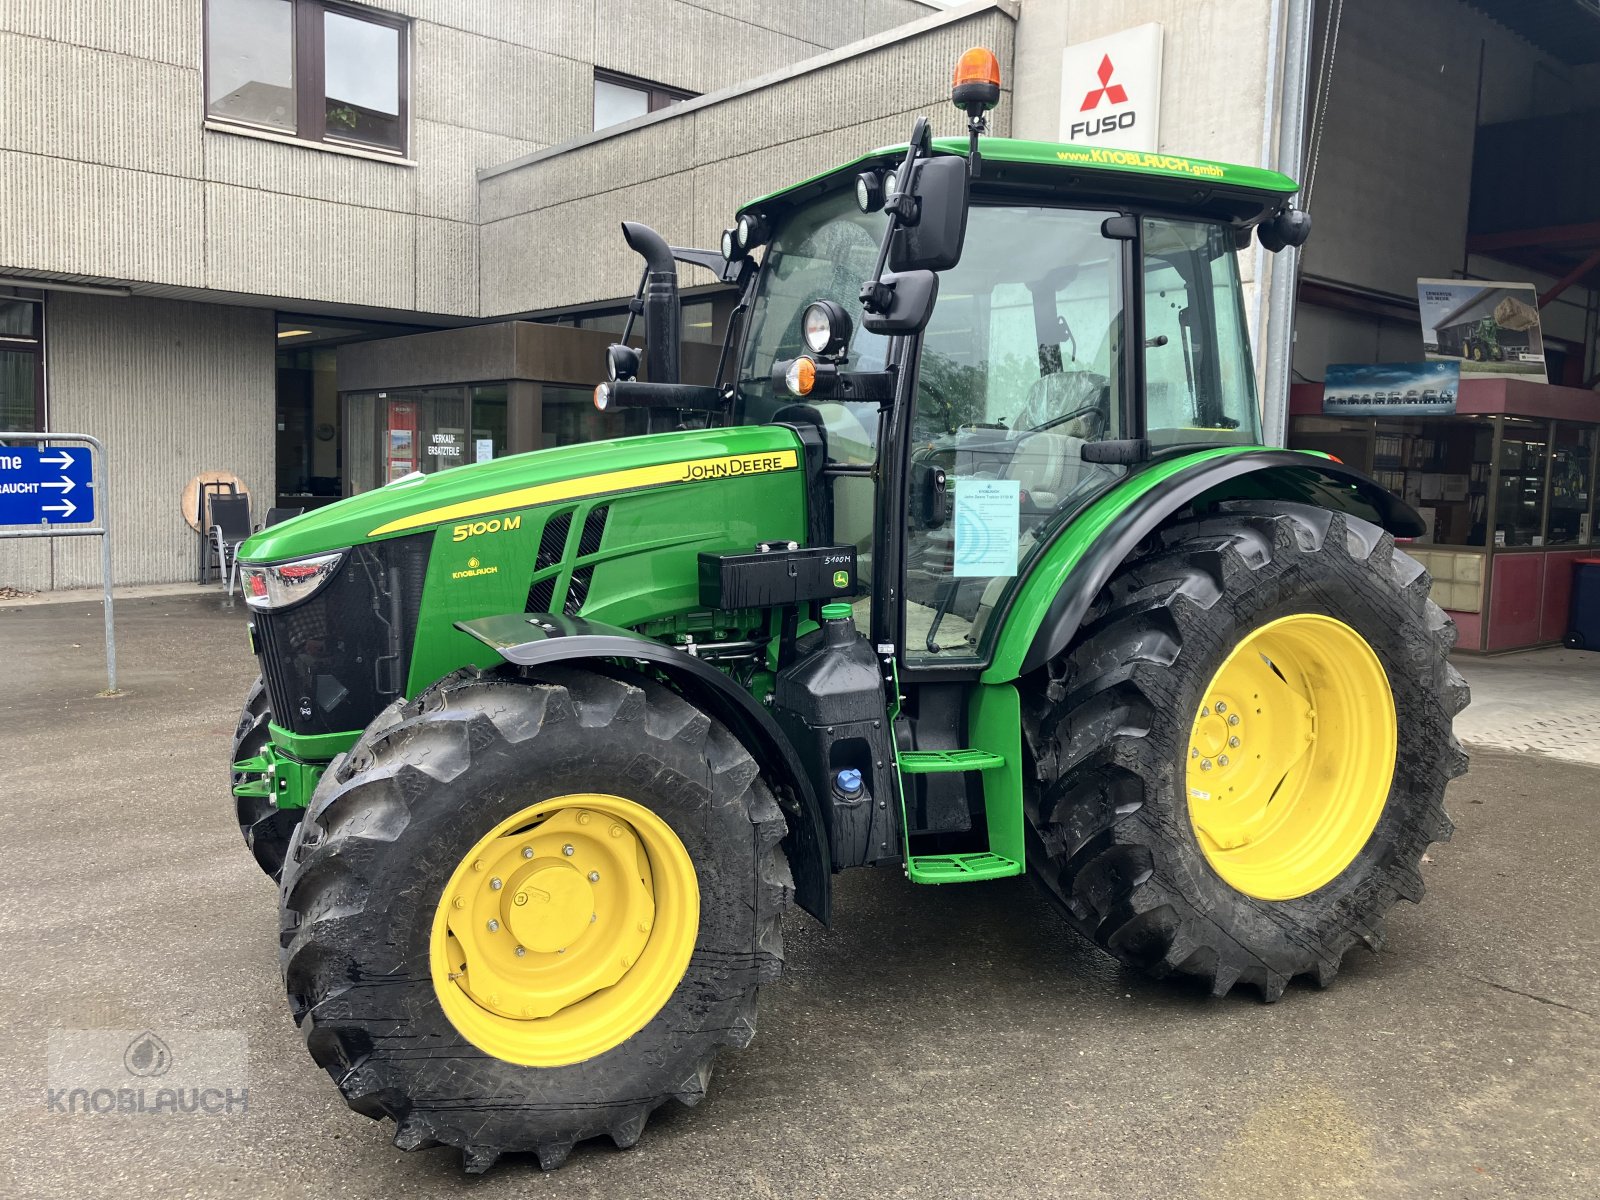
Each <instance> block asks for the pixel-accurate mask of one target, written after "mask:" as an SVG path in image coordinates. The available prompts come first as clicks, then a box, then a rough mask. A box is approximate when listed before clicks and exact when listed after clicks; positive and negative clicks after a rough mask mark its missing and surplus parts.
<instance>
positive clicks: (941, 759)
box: [898, 750, 1022, 883]
mask: <svg viewBox="0 0 1600 1200" xmlns="http://www.w3.org/2000/svg"><path fill="white" fill-rule="evenodd" d="M898 758H899V762H900V773H901V774H902V775H942V774H948V773H955V772H960V771H993V770H995V769H996V768H999V767H1003V766H1005V765H1006V757H1005V755H1003V754H995V753H993V752H992V751H989V750H902V751H901V752H900V754H899V755H898ZM1020 874H1022V862H1021V860H1020V858H1011V857H1008V856H1007V855H1004V854H996V853H994V852H993V851H992V850H979V851H975V852H973V853H970V854H911V853H907V855H906V875H907V877H908V878H910V880H911V881H912V882H913V883H981V882H982V881H983V880H985V879H1004V878H1006V877H1007V876H1008V875H1020Z"/></svg>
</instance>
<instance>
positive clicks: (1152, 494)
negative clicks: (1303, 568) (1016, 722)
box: [982, 447, 1427, 683]
mask: <svg viewBox="0 0 1600 1200" xmlns="http://www.w3.org/2000/svg"><path fill="white" fill-rule="evenodd" d="M1240 499H1275V500H1293V501H1296V502H1298V503H1301V504H1311V505H1315V506H1316V507H1318V508H1328V509H1334V510H1336V511H1338V512H1343V513H1347V514H1349V515H1351V516H1355V517H1360V518H1361V519H1362V520H1364V521H1370V522H1372V523H1373V524H1374V525H1379V526H1382V527H1383V528H1384V529H1387V530H1388V531H1389V532H1390V533H1392V534H1394V535H1395V536H1396V537H1417V536H1419V535H1420V534H1422V533H1424V532H1425V531H1426V529H1427V526H1426V525H1425V524H1424V523H1423V520H1422V518H1421V517H1420V516H1418V515H1417V512H1416V510H1415V509H1413V508H1412V507H1411V506H1410V505H1409V504H1407V503H1405V501H1403V500H1401V499H1400V498H1399V497H1397V496H1395V495H1393V494H1392V493H1390V492H1388V491H1386V490H1385V489H1384V488H1383V487H1382V485H1380V484H1378V483H1377V482H1375V481H1374V480H1372V479H1371V478H1369V477H1368V476H1366V475H1364V474H1362V473H1361V472H1360V471H1357V470H1355V469H1353V468H1351V467H1347V466H1345V465H1344V464H1343V463H1340V462H1337V461H1335V460H1333V459H1330V458H1326V457H1324V456H1322V455H1318V454H1313V453H1310V452H1307V451H1300V450H1269V449H1263V448H1260V447H1231V448H1227V449H1217V450H1206V451H1201V452H1199V453H1195V454H1187V455H1183V456H1181V457H1178V458H1171V459H1166V460H1164V461H1162V462H1159V463H1156V464H1153V465H1152V466H1150V467H1147V468H1146V469H1145V470H1143V471H1140V472H1139V473H1138V474H1136V475H1133V476H1131V477H1130V478H1128V479H1126V480H1124V481H1123V482H1122V483H1121V484H1120V485H1118V486H1117V487H1116V488H1114V489H1112V490H1111V491H1110V492H1109V493H1107V494H1106V495H1105V496H1102V497H1101V498H1100V499H1099V500H1097V501H1095V502H1094V503H1093V504H1091V505H1090V506H1089V507H1088V508H1087V509H1085V510H1084V511H1083V512H1081V513H1079V514H1078V515H1077V516H1076V517H1074V518H1073V519H1072V520H1071V521H1069V522H1068V523H1067V524H1066V525H1065V526H1064V527H1063V528H1062V529H1061V530H1059V531H1058V532H1057V534H1056V535H1055V537H1054V538H1053V539H1052V540H1051V541H1050V542H1048V543H1047V544H1046V545H1045V547H1044V548H1043V550H1042V552H1041V553H1040V555H1039V557H1038V558H1037V559H1036V560H1035V563H1034V565H1033V567H1032V568H1031V569H1030V571H1029V573H1028V576H1027V578H1025V579H1023V580H1022V581H1021V583H1020V584H1019V586H1018V588H1017V590H1016V592H1015V593H1014V599H1013V600H1012V602H1011V604H1010V605H1009V606H1008V607H1007V609H1006V610H1005V612H1004V614H1003V615H1002V617H1001V622H1002V624H1001V631H1000V637H999V641H998V643H997V645H996V647H995V655H994V658H993V660H992V661H991V663H990V665H989V667H988V668H987V669H986V670H985V671H984V673H983V676H982V679H983V682H984V683H1008V682H1010V681H1011V680H1013V679H1016V678H1018V677H1020V676H1022V675H1026V674H1028V673H1030V672H1032V671H1036V670H1038V669H1039V668H1040V667H1042V666H1044V664H1045V663H1047V662H1049V661H1050V659H1052V658H1053V657H1055V656H1056V655H1057V654H1060V653H1061V652H1062V651H1063V650H1065V649H1066V648H1067V646H1068V644H1070V643H1071V641H1072V638H1073V636H1074V635H1075V634H1076V633H1077V631H1078V626H1079V625H1081V624H1082V622H1083V616H1084V613H1085V612H1087V611H1088V608H1089V605H1090V603H1091V602H1092V601H1093V600H1094V598H1095V596H1096V595H1097V594H1098V593H1099V591H1100V589H1101V588H1102V587H1104V586H1105V584H1106V583H1107V582H1108V581H1109V580H1110V578H1111V576H1112V575H1113V574H1114V573H1115V572H1116V570H1117V568H1118V567H1119V566H1121V565H1122V563H1123V562H1124V561H1125V560H1126V559H1127V557H1128V556H1129V555H1130V554H1132V553H1133V551H1134V549H1135V548H1136V547H1137V546H1138V545H1139V543H1140V542H1141V541H1143V540H1144V539H1145V538H1146V537H1148V536H1149V535H1150V534H1151V533H1153V532H1155V530H1157V529H1158V528H1160V527H1161V526H1162V525H1163V524H1164V523H1166V521H1168V520H1169V519H1170V518H1171V517H1172V516H1173V515H1174V514H1175V513H1178V512H1180V511H1182V510H1183V509H1185V508H1188V507H1189V506H1191V505H1205V504H1211V503H1216V502H1218V501H1222V500H1240Z"/></svg>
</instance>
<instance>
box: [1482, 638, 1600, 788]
mask: <svg viewBox="0 0 1600 1200" xmlns="http://www.w3.org/2000/svg"><path fill="white" fill-rule="evenodd" d="M1456 665H1457V666H1459V667H1460V668H1461V673H1462V674H1463V675H1465V676H1466V677H1467V682H1468V683H1469V684H1471V685H1472V707H1471V708H1469V709H1467V711H1466V712H1464V713H1462V714H1461V716H1460V717H1459V718H1458V719H1457V721H1456V733H1457V734H1458V735H1459V736H1460V737H1461V739H1462V740H1463V741H1468V742H1472V743H1473V744H1475V745H1479V746H1493V747H1496V748H1498V749H1502V750H1524V751H1530V752H1532V753H1534V754H1548V755H1551V756H1552V757H1555V758H1565V759H1568V760H1570V761H1572V762H1586V763H1593V764H1596V765H1600V653H1597V652H1594V651H1590V650H1564V649H1561V648H1560V647H1556V648H1553V649H1547V650H1530V651H1527V652H1525V653H1522V654H1504V655H1496V656H1494V657H1492V658H1478V657H1468V656H1466V655H1463V656H1461V658H1460V660H1459V661H1458V662H1457V664H1456Z"/></svg>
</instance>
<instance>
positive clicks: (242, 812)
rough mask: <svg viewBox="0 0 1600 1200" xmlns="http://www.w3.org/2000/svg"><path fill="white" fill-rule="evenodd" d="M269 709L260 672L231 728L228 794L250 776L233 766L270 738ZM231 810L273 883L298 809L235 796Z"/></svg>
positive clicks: (258, 750) (280, 871)
mask: <svg viewBox="0 0 1600 1200" xmlns="http://www.w3.org/2000/svg"><path fill="white" fill-rule="evenodd" d="M271 720H272V709H271V707H270V705H269V702H268V700H267V687H266V684H265V683H263V682H262V679H261V676H259V675H257V676H256V681H255V682H254V683H253V684H251V685H250V690H249V691H248V692H246V693H245V697H244V710H243V711H242V712H240V714H239V724H238V726H237V727H236V728H235V729H234V731H233V753H232V754H231V755H230V757H229V758H228V765H229V768H230V770H229V773H228V779H229V794H230V795H232V788H233V787H236V786H238V785H239V784H241V783H243V782H244V781H245V780H246V779H249V778H250V776H248V775H244V774H241V773H240V772H238V771H234V770H232V769H231V768H232V765H233V764H234V763H236V762H238V761H239V760H240V759H245V758H250V757H253V756H254V755H257V754H260V753H261V751H262V748H263V747H264V746H266V744H267V741H268V739H269V736H270V734H269V731H268V729H267V725H268V723H269V722H270V721H271ZM233 802H234V805H233V806H234V812H235V814H236V815H237V816H238V819H239V832H240V833H241V834H243V835H244V844H245V845H246V846H247V847H249V849H250V853H251V854H252V855H253V856H254V857H255V860H256V863H257V864H258V865H259V866H260V867H261V869H262V870H263V871H265V872H266V873H267V875H268V876H270V877H271V879H272V881H273V882H274V883H276V882H277V881H278V879H279V877H280V876H281V875H282V874H283V859H284V855H286V854H287V853H288V851H289V838H290V837H291V836H292V835H293V834H294V830H295V826H297V825H299V824H300V816H301V813H300V812H299V810H297V809H277V808H274V807H273V806H272V805H271V804H269V803H268V802H267V797H265V796H234V797H233Z"/></svg>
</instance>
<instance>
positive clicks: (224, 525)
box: [206, 496, 252, 597]
mask: <svg viewBox="0 0 1600 1200" xmlns="http://www.w3.org/2000/svg"><path fill="white" fill-rule="evenodd" d="M206 532H207V534H208V535H209V537H210V541H211V550H212V552H213V553H214V554H215V555H216V556H217V566H218V567H219V568H220V569H221V571H222V573H223V575H224V576H226V578H227V580H228V595H229V597H232V595H233V587H234V584H236V583H237V582H238V581H239V543H240V542H243V541H244V540H245V539H246V538H248V537H249V536H250V534H251V532H252V530H251V526H250V497H249V496H213V497H211V524H210V525H209V526H208V528H207V530H206Z"/></svg>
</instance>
